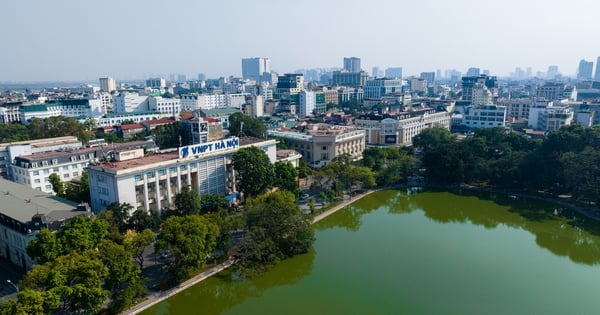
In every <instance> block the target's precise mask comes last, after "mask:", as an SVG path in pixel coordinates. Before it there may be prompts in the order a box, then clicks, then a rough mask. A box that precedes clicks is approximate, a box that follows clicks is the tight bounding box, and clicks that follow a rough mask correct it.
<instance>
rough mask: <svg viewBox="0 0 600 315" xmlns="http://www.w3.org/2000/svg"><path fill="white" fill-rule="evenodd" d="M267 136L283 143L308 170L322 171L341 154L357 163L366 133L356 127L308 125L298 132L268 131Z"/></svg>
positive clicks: (362, 149)
mask: <svg viewBox="0 0 600 315" xmlns="http://www.w3.org/2000/svg"><path fill="white" fill-rule="evenodd" d="M268 133H269V135H270V136H272V137H278V138H281V139H284V140H285V142H286V144H287V145H288V146H289V147H290V148H292V149H294V150H296V151H298V152H300V154H302V156H303V157H304V158H305V159H306V162H307V164H308V165H310V166H312V167H323V166H325V165H326V164H327V163H329V162H330V161H331V160H332V159H333V158H335V157H337V156H340V155H342V154H349V155H350V156H351V157H352V159H353V160H360V159H362V154H363V151H364V149H365V135H366V132H365V131H364V130H361V129H358V128H356V127H347V126H333V125H328V124H310V125H307V126H305V127H304V128H303V130H302V132H297V131H285V130H269V131H268Z"/></svg>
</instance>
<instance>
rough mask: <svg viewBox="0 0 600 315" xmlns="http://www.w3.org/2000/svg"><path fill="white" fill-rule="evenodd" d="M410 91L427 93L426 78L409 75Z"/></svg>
mask: <svg viewBox="0 0 600 315" xmlns="http://www.w3.org/2000/svg"><path fill="white" fill-rule="evenodd" d="M410 91H411V92H413V93H427V80H425V79H421V78H417V77H414V76H413V77H411V78H410Z"/></svg>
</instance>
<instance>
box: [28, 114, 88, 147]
mask: <svg viewBox="0 0 600 315" xmlns="http://www.w3.org/2000/svg"><path fill="white" fill-rule="evenodd" d="M29 134H30V137H31V139H42V138H54V137H63V136H71V135H73V136H76V137H77V139H79V140H80V141H81V142H83V143H87V142H88V141H89V140H90V139H91V133H90V132H89V131H88V130H86V128H85V127H84V125H83V124H81V123H79V122H78V121H77V120H76V119H75V118H72V117H64V116H55V117H48V118H45V119H39V118H33V119H32V120H31V121H30V122H29Z"/></svg>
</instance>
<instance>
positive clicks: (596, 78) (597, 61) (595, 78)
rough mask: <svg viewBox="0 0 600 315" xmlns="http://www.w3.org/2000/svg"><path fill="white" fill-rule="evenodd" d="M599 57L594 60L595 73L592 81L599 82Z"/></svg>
mask: <svg viewBox="0 0 600 315" xmlns="http://www.w3.org/2000/svg"><path fill="white" fill-rule="evenodd" d="M599 65H600V57H598V59H596V73H595V74H594V80H595V81H600V66H599Z"/></svg>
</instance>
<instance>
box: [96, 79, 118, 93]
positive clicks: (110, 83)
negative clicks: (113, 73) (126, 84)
mask: <svg viewBox="0 0 600 315" xmlns="http://www.w3.org/2000/svg"><path fill="white" fill-rule="evenodd" d="M99 80H100V90H102V91H104V92H112V91H114V90H116V89H117V85H116V84H115V79H113V78H111V77H107V78H100V79H99Z"/></svg>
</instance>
